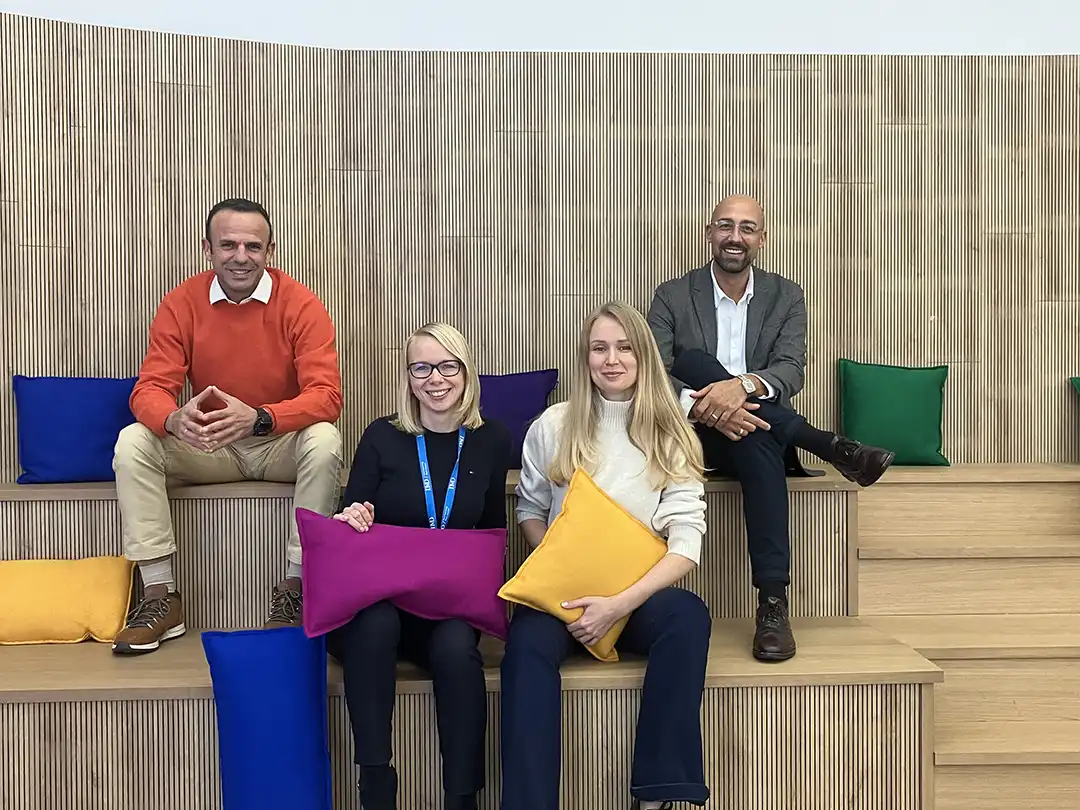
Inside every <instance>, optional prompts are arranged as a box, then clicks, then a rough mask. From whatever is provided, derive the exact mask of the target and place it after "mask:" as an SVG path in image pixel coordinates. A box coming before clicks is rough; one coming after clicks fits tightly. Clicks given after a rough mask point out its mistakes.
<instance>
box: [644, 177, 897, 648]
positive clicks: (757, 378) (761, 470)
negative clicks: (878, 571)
mask: <svg viewBox="0 0 1080 810" xmlns="http://www.w3.org/2000/svg"><path fill="white" fill-rule="evenodd" d="M705 233H706V237H707V239H708V242H709V246H710V248H711V251H712V256H713V258H712V261H710V262H709V264H707V265H705V266H704V267H701V268H697V269H695V270H691V271H690V272H688V273H686V274H684V275H682V276H680V277H679V278H676V279H672V280H671V281H667V282H664V283H663V284H661V285H660V286H659V287H658V288H657V290H656V293H655V295H654V297H653V301H652V306H651V307H650V308H649V314H648V320H649V326H650V327H651V329H652V333H653V336H654V337H655V338H656V342H657V345H658V346H659V348H660V354H661V356H662V357H663V360H664V364H665V366H666V367H667V369H668V371H669V373H670V375H671V378H672V383H673V384H674V386H675V390H676V392H677V393H678V395H679V401H680V402H681V403H682V405H683V409H684V410H685V411H686V412H687V415H688V416H689V418H690V419H691V421H693V422H694V423H695V427H696V430H697V433H698V436H699V437H700V438H701V443H702V446H703V448H704V450H705V463H706V466H707V467H709V469H710V470H711V471H713V472H715V473H719V474H721V475H725V476H729V477H732V478H737V479H738V480H739V482H740V484H741V485H742V492H743V507H744V510H745V515H746V530H747V535H748V537H747V540H748V543H747V545H748V547H749V551H750V568H751V571H752V574H753V584H754V587H755V588H756V589H757V591H758V610H757V616H756V621H757V628H756V632H755V634H754V644H753V653H754V655H755V657H756V658H758V660H761V661H785V660H787V659H789V658H791V657H792V656H794V655H795V638H794V636H793V635H792V632H791V624H790V621H789V618H788V598H787V588H788V585H789V584H790V581H791V580H790V571H791V541H790V538H789V535H788V497H787V478H786V473H785V463H784V454H785V451H786V449H787V447H789V446H794V447H799V448H802V449H804V450H807V451H809V452H811V453H813V454H814V455H816V456H818V457H819V458H821V459H822V460H824V461H827V462H830V463H831V464H832V465H833V466H834V467H835V468H836V469H837V470H839V471H840V472H841V473H842V474H843V475H844V476H845V477H846V478H848V479H849V480H851V481H854V482H856V483H858V484H860V485H861V486H869V485H871V484H873V483H874V482H875V481H877V480H878V478H880V477H881V475H882V473H884V472H885V470H886V469H887V468H888V466H889V465H890V464H891V463H892V461H893V458H894V454H893V453H892V452H890V451H888V450H884V449H882V448H878V447H870V446H868V445H862V444H860V443H858V442H856V441H854V440H852V439H848V438H845V437H843V436H838V435H836V434H835V433H831V432H829V431H823V430H819V429H817V428H815V427H813V426H812V425H810V424H808V423H807V421H806V419H805V418H804V417H802V416H801V415H799V414H798V413H796V412H795V411H794V410H792V408H791V400H792V398H793V397H794V396H795V395H796V394H798V393H799V391H801V390H802V387H803V382H804V379H805V368H806V301H805V300H804V298H803V292H802V289H801V288H800V287H799V285H798V284H796V283H795V282H794V281H791V280H789V279H786V278H784V277H783V276H780V275H777V274H776V273H770V272H768V271H766V270H763V269H762V268H760V267H757V266H755V265H754V260H755V258H756V257H757V255H758V251H760V250H761V248H762V247H763V246H764V244H765V235H766V234H765V214H764V211H762V209H761V206H760V205H759V204H758V203H757V202H756V201H754V200H752V199H750V198H748V197H741V196H736V197H728V198H726V199H725V200H724V201H723V202H721V203H720V204H719V205H718V206H717V207H716V209H715V210H714V211H713V215H712V218H711V220H710V221H709V223H708V225H707V226H706V228H705Z"/></svg>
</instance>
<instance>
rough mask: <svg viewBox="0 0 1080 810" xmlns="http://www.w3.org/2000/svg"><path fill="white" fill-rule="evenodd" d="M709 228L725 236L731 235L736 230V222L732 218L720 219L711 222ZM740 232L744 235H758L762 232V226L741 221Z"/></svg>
mask: <svg viewBox="0 0 1080 810" xmlns="http://www.w3.org/2000/svg"><path fill="white" fill-rule="evenodd" d="M709 228H711V229H712V230H714V231H716V232H717V233H719V234H721V235H723V236H729V235H731V234H732V233H734V232H735V223H734V222H732V221H731V220H730V219H718V220H716V221H715V222H710V223H709ZM739 233H741V234H742V235H743V236H756V235H757V234H759V233H761V228H759V227H758V226H757V225H755V224H754V223H752V222H740V223H739Z"/></svg>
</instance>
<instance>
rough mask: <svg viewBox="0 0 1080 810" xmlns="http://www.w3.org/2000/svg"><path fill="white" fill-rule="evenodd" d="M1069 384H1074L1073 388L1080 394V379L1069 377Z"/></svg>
mask: <svg viewBox="0 0 1080 810" xmlns="http://www.w3.org/2000/svg"><path fill="white" fill-rule="evenodd" d="M1069 382H1071V383H1072V384H1073V388H1075V389H1076V393H1078V394H1080V377H1069Z"/></svg>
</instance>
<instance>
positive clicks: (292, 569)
mask: <svg viewBox="0 0 1080 810" xmlns="http://www.w3.org/2000/svg"><path fill="white" fill-rule="evenodd" d="M301 570H303V569H302V568H301V567H300V563H294V562H293V561H292V560H289V567H288V568H287V569H286V571H285V578H286V579H292V578H293V577H296V578H297V579H300V572H301Z"/></svg>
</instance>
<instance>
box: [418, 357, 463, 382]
mask: <svg viewBox="0 0 1080 810" xmlns="http://www.w3.org/2000/svg"><path fill="white" fill-rule="evenodd" d="M435 369H438V370H439V374H441V375H442V376H443V377H456V376H457V375H458V374H460V373H461V361H460V360H443V361H442V362H441V363H436V364H435V365H432V364H431V363H410V364H409V374H411V375H412V376H414V377H416V379H418V380H426V379H427V378H428V377H430V376H431V372H433V371H434V370H435Z"/></svg>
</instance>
